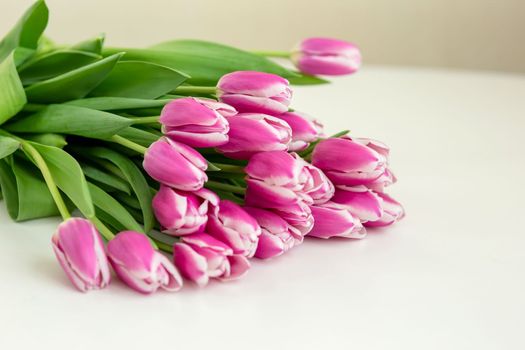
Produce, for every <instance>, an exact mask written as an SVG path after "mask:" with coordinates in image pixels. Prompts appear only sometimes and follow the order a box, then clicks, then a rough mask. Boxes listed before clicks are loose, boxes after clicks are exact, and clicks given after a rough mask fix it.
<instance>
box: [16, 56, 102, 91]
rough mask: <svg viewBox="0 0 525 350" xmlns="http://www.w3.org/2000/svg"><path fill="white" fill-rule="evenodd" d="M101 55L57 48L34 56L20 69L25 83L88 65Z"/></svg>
mask: <svg viewBox="0 0 525 350" xmlns="http://www.w3.org/2000/svg"><path fill="white" fill-rule="evenodd" d="M100 58H101V56H99V55H96V54H94V53H90V52H84V51H77V50H57V51H52V52H48V53H46V54H44V55H40V56H37V57H34V58H33V59H31V60H30V61H28V62H26V63H24V64H23V65H21V66H20V68H19V69H18V72H19V74H20V79H21V80H22V82H23V83H24V85H28V84H33V83H36V82H38V81H41V80H45V79H49V78H53V77H56V76H58V75H61V74H64V73H67V72H69V71H72V70H75V69H78V68H80V67H83V66H85V65H88V64H90V63H92V62H94V61H96V60H98V59H100Z"/></svg>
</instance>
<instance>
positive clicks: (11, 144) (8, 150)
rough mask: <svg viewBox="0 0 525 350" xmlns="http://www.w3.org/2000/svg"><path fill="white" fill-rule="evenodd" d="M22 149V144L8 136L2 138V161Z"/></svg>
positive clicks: (0, 153) (0, 151)
mask: <svg viewBox="0 0 525 350" xmlns="http://www.w3.org/2000/svg"><path fill="white" fill-rule="evenodd" d="M18 148H20V142H18V141H17V140H15V139H12V138H10V137H6V136H0V159H3V158H5V157H7V156H9V155H11V154H13V153H14V152H16V150H18Z"/></svg>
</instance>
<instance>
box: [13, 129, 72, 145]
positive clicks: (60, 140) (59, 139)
mask: <svg viewBox="0 0 525 350" xmlns="http://www.w3.org/2000/svg"><path fill="white" fill-rule="evenodd" d="M20 136H21V137H22V138H23V139H24V140H29V141H34V142H37V143H41V144H43V145H47V146H53V147H58V148H64V147H65V146H66V145H67V141H66V138H65V137H64V135H60V134H49V133H46V134H22V135H20Z"/></svg>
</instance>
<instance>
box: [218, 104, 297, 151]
mask: <svg viewBox="0 0 525 350" xmlns="http://www.w3.org/2000/svg"><path fill="white" fill-rule="evenodd" d="M228 122H229V123H230V132H229V133H228V137H229V141H228V143H226V144H224V145H222V146H219V147H218V148H217V149H218V150H219V152H221V153H223V154H225V155H226V156H228V157H230V158H234V159H249V158H250V157H251V156H252V155H254V154H255V153H259V152H269V151H287V150H288V145H289V144H290V141H291V140H292V129H290V126H289V125H288V124H287V123H286V122H285V121H283V120H281V119H279V118H275V117H272V116H270V115H266V114H257V113H240V114H238V115H236V116H233V117H230V118H228Z"/></svg>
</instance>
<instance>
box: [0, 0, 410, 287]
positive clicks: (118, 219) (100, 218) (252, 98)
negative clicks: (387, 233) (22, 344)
mask: <svg viewBox="0 0 525 350" xmlns="http://www.w3.org/2000/svg"><path fill="white" fill-rule="evenodd" d="M47 20H48V9H47V7H46V5H45V3H44V1H38V2H36V3H35V4H34V5H33V6H32V7H31V8H30V9H28V11H27V12H26V13H25V14H24V15H23V17H22V18H21V19H20V20H19V22H18V23H17V24H16V25H15V27H14V28H13V29H12V30H11V31H10V32H9V33H8V34H7V35H6V36H5V37H4V38H3V40H2V41H1V42H0V87H1V88H0V185H1V195H2V198H3V201H4V202H5V205H6V207H7V211H8V213H9V215H10V216H11V217H12V219H13V220H16V221H24V220H31V219H36V218H41V217H48V216H58V215H60V216H61V217H62V218H63V223H62V224H60V225H59V226H58V229H57V231H56V233H55V234H54V235H53V237H52V246H53V249H54V251H55V253H56V256H57V258H58V261H59V263H60V265H61V266H62V268H63V269H64V271H65V272H66V274H67V276H68V277H69V279H70V280H71V282H72V283H73V284H74V285H75V286H76V287H77V288H78V289H79V290H81V291H88V290H91V289H99V288H103V287H105V286H106V285H108V283H109V282H110V279H111V272H110V267H112V268H113V270H114V271H115V273H116V275H117V276H118V277H119V278H120V279H121V280H122V281H123V282H124V283H126V284H127V285H129V286H130V287H131V288H133V289H135V290H137V291H138V292H141V293H151V292H154V291H156V290H158V289H159V288H161V289H164V290H168V291H177V290H179V289H180V288H181V287H182V285H183V279H186V280H189V281H193V282H194V283H196V284H198V285H199V286H204V285H206V284H207V283H208V282H209V280H210V279H217V280H221V281H228V280H232V279H236V278H239V277H241V276H243V275H244V274H245V273H246V272H247V271H248V269H249V268H250V259H251V258H258V259H269V258H274V257H277V256H279V255H281V254H284V253H285V252H287V251H289V250H290V249H292V248H294V247H297V246H299V245H300V244H301V242H303V240H304V238H305V237H316V238H325V239H326V238H331V237H344V238H354V239H360V238H363V237H365V235H366V230H365V227H378V226H387V225H390V224H392V223H394V222H396V221H398V220H400V219H401V218H402V217H403V215H404V212H403V208H402V206H401V205H400V204H399V203H398V202H396V201H395V200H394V199H392V198H391V197H390V196H388V195H387V194H386V193H385V191H384V189H385V187H386V186H388V185H390V184H392V183H394V182H395V177H394V175H393V174H392V172H391V171H390V170H389V167H388V153H389V149H388V147H387V146H385V145H384V144H382V143H381V142H378V141H374V140H371V139H367V138H357V137H353V136H349V135H348V132H347V131H342V132H340V133H338V134H336V135H333V136H330V137H327V136H325V135H324V134H323V128H322V125H321V123H320V122H319V121H318V120H314V119H312V118H310V117H309V116H307V115H306V114H304V113H301V112H298V111H296V110H292V109H290V107H289V106H290V102H291V98H292V89H291V86H290V84H322V83H326V82H327V81H326V80H324V79H322V78H319V77H317V75H324V76H328V75H344V74H351V73H354V72H355V71H356V70H357V69H358V67H359V65H360V61H361V56H360V52H359V50H358V49H357V48H356V47H355V46H354V45H353V44H351V43H347V42H343V41H339V40H334V39H325V38H311V39H307V40H304V41H303V42H302V43H301V44H300V45H299V46H298V47H297V48H296V49H294V50H292V52H289V53H280V52H247V51H243V50H239V49H236V48H232V47H228V46H224V45H219V44H215V43H209V42H202V41H191V40H176V41H170V42H166V43H162V44H159V45H156V46H153V47H151V48H145V49H141V48H123V49H119V48H110V47H105V46H104V38H103V37H102V36H99V37H95V38H93V39H90V40H85V41H82V42H80V43H78V44H74V45H69V46H67V45H57V44H55V43H53V42H52V41H51V40H49V39H48V38H46V37H45V36H43V31H44V29H45V27H46V24H47ZM268 56H279V57H285V58H288V59H290V60H291V61H292V62H293V64H295V67H296V68H297V70H291V69H288V68H285V67H284V66H281V65H279V64H278V63H276V62H275V61H272V60H270V59H268ZM72 214H74V215H72Z"/></svg>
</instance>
